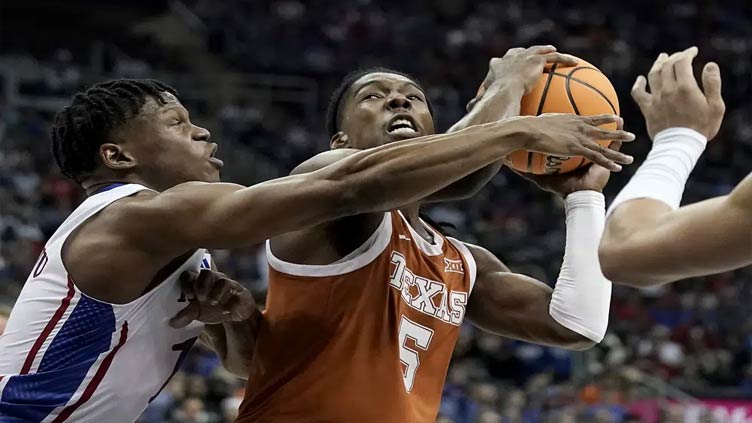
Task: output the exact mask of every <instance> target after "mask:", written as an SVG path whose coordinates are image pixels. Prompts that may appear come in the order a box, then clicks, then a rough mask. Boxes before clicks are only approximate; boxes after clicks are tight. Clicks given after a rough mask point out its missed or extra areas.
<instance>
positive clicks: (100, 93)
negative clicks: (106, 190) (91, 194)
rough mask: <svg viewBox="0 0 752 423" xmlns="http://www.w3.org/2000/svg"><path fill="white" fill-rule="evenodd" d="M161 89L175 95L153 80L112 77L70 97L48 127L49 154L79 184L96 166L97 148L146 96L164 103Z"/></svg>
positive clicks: (134, 112)
mask: <svg viewBox="0 0 752 423" xmlns="http://www.w3.org/2000/svg"><path fill="white" fill-rule="evenodd" d="M164 92H167V93H170V94H172V95H174V96H177V91H176V90H175V89H174V88H172V87H170V86H169V85H166V84H163V83H162V82H159V81H156V80H153V79H116V80H113V81H107V82H102V83H99V84H96V85H94V86H92V87H90V88H89V89H87V90H86V91H84V92H79V93H77V94H76V95H75V96H73V100H72V101H71V104H70V105H68V106H67V107H65V108H64V109H63V110H61V111H60V112H58V113H57V115H56V116H55V121H54V123H53V125H52V129H51V138H52V153H53V155H54V156H55V161H56V162H57V165H58V166H59V167H60V170H61V171H62V173H63V174H64V175H65V176H67V177H69V178H71V179H73V180H74V181H76V182H78V183H81V180H82V178H83V177H85V176H86V175H87V174H90V173H91V172H93V171H94V170H95V169H96V167H97V154H98V151H99V147H100V146H101V145H102V144H103V143H105V142H108V140H109V139H110V137H111V136H112V133H113V131H114V130H115V129H117V128H119V127H120V126H121V125H123V124H124V123H125V122H126V121H128V120H129V119H131V118H133V117H134V116H136V115H138V113H139V111H140V110H141V108H142V107H143V106H144V103H146V101H147V99H148V98H149V97H151V98H153V99H154V100H156V101H157V102H158V103H159V104H160V105H164V104H165V100H164V98H162V93H164Z"/></svg>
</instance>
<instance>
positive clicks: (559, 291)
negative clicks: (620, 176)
mask: <svg viewBox="0 0 752 423" xmlns="http://www.w3.org/2000/svg"><path fill="white" fill-rule="evenodd" d="M566 213H567V240H566V242H567V244H566V247H565V249H564V262H563V263H562V265H561V271H560V272H559V278H558V279H557V280H556V287H554V292H553V295H552V296H551V305H550V306H549V309H548V312H549V314H550V315H551V317H553V319H554V320H556V321H557V322H558V323H559V324H560V325H562V326H564V327H565V328H567V329H569V330H572V331H574V332H576V333H579V334H580V335H582V336H584V337H586V338H588V339H590V340H592V341H594V342H600V341H601V340H603V337H604V336H605V334H606V328H607V326H608V312H609V307H610V305H611V282H610V281H609V280H608V279H606V277H605V276H603V273H602V272H601V266H600V262H599V261H598V244H599V243H600V240H601V235H602V234H603V228H604V226H605V221H606V216H605V201H604V199H603V194H601V193H600V192H596V191H577V192H573V193H572V194H569V195H568V196H567V198H566Z"/></svg>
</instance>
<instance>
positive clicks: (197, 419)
mask: <svg viewBox="0 0 752 423" xmlns="http://www.w3.org/2000/svg"><path fill="white" fill-rule="evenodd" d="M219 422H220V420H219V417H218V416H217V415H215V414H213V413H208V412H207V411H206V407H205V406H204V401H202V400H201V399H200V398H197V397H189V398H186V399H185V400H184V401H183V403H182V404H181V406H180V408H179V409H177V410H176V411H175V412H174V413H173V416H172V419H171V420H170V423H219Z"/></svg>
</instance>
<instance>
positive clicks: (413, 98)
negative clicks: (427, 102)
mask: <svg viewBox="0 0 752 423" xmlns="http://www.w3.org/2000/svg"><path fill="white" fill-rule="evenodd" d="M407 99H408V100H416V101H423V97H421V96H419V95H417V94H410V95H409V96H407Z"/></svg>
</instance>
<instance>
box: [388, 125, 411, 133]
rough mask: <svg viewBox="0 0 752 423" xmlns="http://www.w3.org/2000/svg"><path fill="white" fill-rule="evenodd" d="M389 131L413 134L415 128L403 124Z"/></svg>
mask: <svg viewBox="0 0 752 423" xmlns="http://www.w3.org/2000/svg"><path fill="white" fill-rule="evenodd" d="M389 133H390V134H414V133H415V129H413V128H408V127H404V126H403V127H402V128H397V129H392V130H391V131H389Z"/></svg>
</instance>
